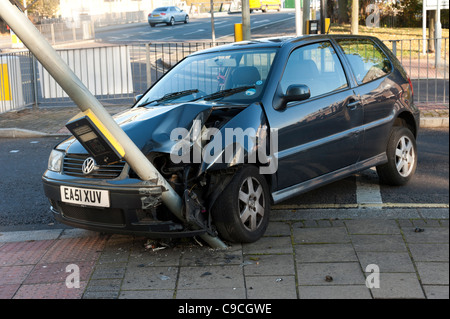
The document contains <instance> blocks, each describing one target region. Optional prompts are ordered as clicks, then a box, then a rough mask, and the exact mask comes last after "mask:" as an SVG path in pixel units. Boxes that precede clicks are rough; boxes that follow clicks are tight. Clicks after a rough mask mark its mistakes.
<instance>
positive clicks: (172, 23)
mask: <svg viewBox="0 0 450 319" xmlns="http://www.w3.org/2000/svg"><path fill="white" fill-rule="evenodd" d="M167 25H172V26H173V25H175V19H174V18H173V17H172V18H170V21H169V22H168V23H167Z"/></svg>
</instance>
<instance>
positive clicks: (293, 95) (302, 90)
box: [283, 84, 311, 103]
mask: <svg viewBox="0 0 450 319" xmlns="http://www.w3.org/2000/svg"><path fill="white" fill-rule="evenodd" d="M310 96H311V91H310V90H309V87H308V86H307V85H305V84H292V85H289V87H288V89H287V91H286V95H285V96H284V97H283V99H284V100H285V101H286V103H287V102H292V101H303V100H307V99H309V97H310Z"/></svg>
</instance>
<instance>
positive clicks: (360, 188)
mask: <svg viewBox="0 0 450 319" xmlns="http://www.w3.org/2000/svg"><path fill="white" fill-rule="evenodd" d="M356 202H357V203H358V204H360V205H366V204H368V205H379V204H383V199H382V198H381V192H380V184H379V183H378V174H377V172H376V170H375V169H369V170H366V171H364V172H361V173H360V174H358V175H356ZM377 207H378V206H377Z"/></svg>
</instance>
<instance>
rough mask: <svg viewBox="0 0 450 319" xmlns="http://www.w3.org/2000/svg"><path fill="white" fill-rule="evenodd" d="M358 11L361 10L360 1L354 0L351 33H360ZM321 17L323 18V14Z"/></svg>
mask: <svg viewBox="0 0 450 319" xmlns="http://www.w3.org/2000/svg"><path fill="white" fill-rule="evenodd" d="M358 11H359V1H358V0H352V24H351V34H358ZM320 18H321V19H322V16H321V17H320Z"/></svg>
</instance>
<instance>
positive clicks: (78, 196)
mask: <svg viewBox="0 0 450 319" xmlns="http://www.w3.org/2000/svg"><path fill="white" fill-rule="evenodd" d="M60 191H61V200H62V201H63V202H64V203H70V204H77V205H83V206H95V207H109V192H108V191H106V190H99V189H89V188H77V187H69V186H61V187H60Z"/></svg>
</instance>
